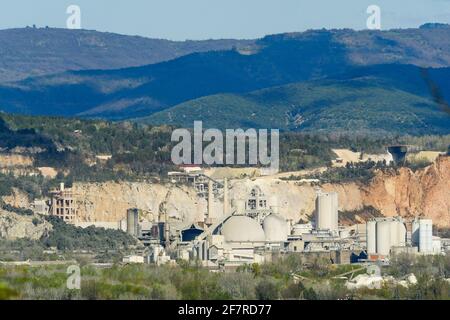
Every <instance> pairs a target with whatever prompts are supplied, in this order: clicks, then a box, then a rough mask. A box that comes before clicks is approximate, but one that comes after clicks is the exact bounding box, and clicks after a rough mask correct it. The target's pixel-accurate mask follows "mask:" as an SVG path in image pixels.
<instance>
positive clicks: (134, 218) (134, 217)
mask: <svg viewBox="0 0 450 320" xmlns="http://www.w3.org/2000/svg"><path fill="white" fill-rule="evenodd" d="M138 225H139V212H138V210H137V209H129V210H128V211H127V233H128V234H129V235H132V236H135V237H136V236H138Z"/></svg>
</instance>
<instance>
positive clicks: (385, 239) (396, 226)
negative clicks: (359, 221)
mask: <svg viewBox="0 0 450 320" xmlns="http://www.w3.org/2000/svg"><path fill="white" fill-rule="evenodd" d="M366 230H367V231H366V249H367V254H368V256H369V257H370V256H383V257H386V256H389V255H390V253H391V249H392V248H393V247H405V246H406V226H405V224H404V223H403V220H402V219H401V218H400V217H397V218H378V219H374V220H371V221H368V222H367V225H366Z"/></svg>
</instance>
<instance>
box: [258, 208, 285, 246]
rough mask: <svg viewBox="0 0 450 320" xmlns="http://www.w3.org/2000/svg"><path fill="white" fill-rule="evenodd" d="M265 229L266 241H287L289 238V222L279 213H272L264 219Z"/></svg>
mask: <svg viewBox="0 0 450 320" xmlns="http://www.w3.org/2000/svg"><path fill="white" fill-rule="evenodd" d="M263 229H264V234H265V236H266V241H269V242H285V241H287V239H288V235H289V232H288V231H289V228H288V223H287V221H286V219H284V218H283V217H281V216H279V215H277V214H271V215H270V216H268V217H266V218H265V219H264V222H263Z"/></svg>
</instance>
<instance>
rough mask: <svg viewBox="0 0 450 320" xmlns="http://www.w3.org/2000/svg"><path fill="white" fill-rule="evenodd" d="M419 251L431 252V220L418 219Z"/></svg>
mask: <svg viewBox="0 0 450 320" xmlns="http://www.w3.org/2000/svg"><path fill="white" fill-rule="evenodd" d="M419 251H420V252H422V253H431V252H433V222H432V221H431V220H428V219H421V220H420V221H419Z"/></svg>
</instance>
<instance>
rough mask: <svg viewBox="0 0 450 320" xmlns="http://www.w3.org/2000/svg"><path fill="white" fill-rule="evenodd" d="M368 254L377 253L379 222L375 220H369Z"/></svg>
mask: <svg viewBox="0 0 450 320" xmlns="http://www.w3.org/2000/svg"><path fill="white" fill-rule="evenodd" d="M366 237H367V254H369V255H370V254H376V253H377V222H376V221H374V220H371V221H368V222H367V231H366Z"/></svg>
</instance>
